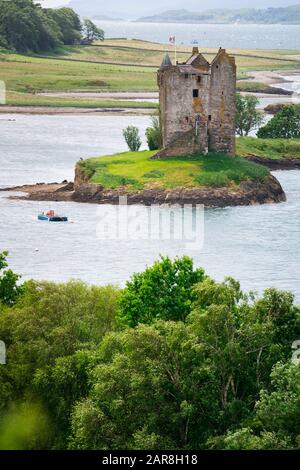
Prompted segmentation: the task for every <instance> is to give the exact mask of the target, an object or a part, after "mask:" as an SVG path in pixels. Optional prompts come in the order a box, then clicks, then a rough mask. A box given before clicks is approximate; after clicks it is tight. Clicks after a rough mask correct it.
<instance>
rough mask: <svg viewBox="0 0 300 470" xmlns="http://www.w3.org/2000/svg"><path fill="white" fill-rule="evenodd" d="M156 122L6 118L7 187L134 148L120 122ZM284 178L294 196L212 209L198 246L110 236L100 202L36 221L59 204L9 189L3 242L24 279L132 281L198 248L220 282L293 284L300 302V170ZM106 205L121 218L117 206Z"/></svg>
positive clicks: (0, 200) (0, 179) (65, 207)
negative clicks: (18, 196) (62, 217)
mask: <svg viewBox="0 0 300 470" xmlns="http://www.w3.org/2000/svg"><path fill="white" fill-rule="evenodd" d="M8 119H15V121H8ZM147 123H148V118H147V117H121V116H83V117H82V116H72V117H71V116H38V117H35V116H0V133H1V143H0V168H1V173H0V185H1V186H6V185H11V184H19V183H24V182H28V183H29V182H36V181H42V180H43V181H53V180H62V179H63V178H65V177H66V178H71V177H72V174H73V167H74V164H75V162H76V160H78V158H80V157H81V156H87V155H97V154H107V153H111V152H116V151H122V150H126V148H125V145H124V143H123V140H122V137H121V135H120V129H122V128H123V127H124V126H125V125H127V124H135V125H138V126H139V127H140V128H141V130H142V131H143V130H144V129H145V127H146V125H147ZM53 136H55V137H53ZM276 176H277V177H278V178H279V180H280V181H281V183H282V185H283V187H284V188H285V190H286V193H287V196H288V202H287V203H282V204H274V205H264V206H253V207H235V208H225V209H216V210H206V211H205V240H204V245H203V247H202V248H197V247H196V249H195V248H194V247H193V248H187V247H186V244H185V243H183V242H181V241H174V240H171V241H162V242H158V241H145V240H140V241H136V240H134V241H113V240H100V239H98V238H97V232H96V229H97V224H98V222H99V220H100V215H99V212H98V211H99V206H97V205H92V204H76V203H55V204H54V207H53V204H51V207H53V208H54V209H56V210H60V211H61V212H64V213H66V214H67V215H68V216H69V217H70V218H71V220H72V221H73V222H74V223H67V224H49V223H43V222H38V221H37V220H36V214H37V213H38V212H39V211H40V210H43V209H48V208H49V204H47V203H42V202H27V201H13V200H8V199H6V198H5V197H4V194H2V196H1V197H0V250H3V249H8V250H9V252H10V259H9V261H10V264H11V266H12V267H13V269H15V270H16V271H18V272H20V273H21V274H22V275H23V276H24V278H31V277H34V278H38V279H50V280H55V281H65V280H67V279H70V278H80V279H83V280H85V281H87V282H89V283H98V284H106V283H117V284H123V283H124V281H125V280H126V279H128V277H129V276H130V275H131V274H132V273H133V272H134V271H139V270H143V269H144V267H145V265H146V264H147V263H152V262H153V261H154V260H155V259H156V258H157V257H158V256H159V254H160V253H161V254H168V255H170V256H172V257H173V256H175V255H183V254H189V255H191V256H193V257H194V259H195V263H196V265H199V266H200V265H201V266H204V267H205V269H206V270H207V272H208V273H209V274H210V275H212V276H213V277H215V278H217V279H219V280H221V279H222V278H223V277H224V276H225V275H231V276H234V277H236V278H237V279H240V280H241V282H242V286H243V287H244V288H245V289H257V290H259V291H260V290H262V289H263V288H265V287H268V286H277V287H278V288H282V289H289V290H292V291H293V292H294V293H295V294H296V297H297V300H298V301H300V286H299V277H300V173H299V172H297V171H290V172H277V173H276ZM102 207H103V206H102ZM104 209H105V210H106V211H108V214H109V215H110V213H111V216H112V217H113V214H114V210H115V208H114V207H111V206H105V207H104ZM100 210H102V209H100Z"/></svg>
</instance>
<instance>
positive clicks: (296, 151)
mask: <svg viewBox="0 0 300 470" xmlns="http://www.w3.org/2000/svg"><path fill="white" fill-rule="evenodd" d="M236 143H237V150H236V152H237V154H238V155H240V156H241V157H246V156H249V155H257V156H258V157H266V158H273V159H279V158H288V157H294V158H300V139H257V138H256V137H239V138H238V139H237V140H236Z"/></svg>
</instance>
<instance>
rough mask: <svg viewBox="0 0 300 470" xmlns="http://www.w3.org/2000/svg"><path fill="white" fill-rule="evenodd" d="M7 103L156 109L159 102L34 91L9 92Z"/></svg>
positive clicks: (12, 104) (64, 106) (63, 106)
mask: <svg viewBox="0 0 300 470" xmlns="http://www.w3.org/2000/svg"><path fill="white" fill-rule="evenodd" d="M6 104H7V105H8V106H46V107H56V108H61V107H62V108H66V107H71V108H72V107H73V108H92V109H93V108H111V109H114V108H132V109H137V108H146V109H156V108H157V106H158V105H157V104H156V103H151V102H149V101H130V100H115V99H106V100H105V99H98V98H90V99H86V98H75V97H70V98H67V97H66V98H64V97H49V96H39V95H35V94H32V93H20V92H8V94H7V100H6Z"/></svg>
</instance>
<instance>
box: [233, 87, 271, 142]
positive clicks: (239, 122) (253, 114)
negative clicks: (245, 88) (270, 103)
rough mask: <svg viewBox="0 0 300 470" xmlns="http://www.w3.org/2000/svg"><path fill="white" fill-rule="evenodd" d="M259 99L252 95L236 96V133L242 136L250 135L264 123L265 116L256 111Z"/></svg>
mask: <svg viewBox="0 0 300 470" xmlns="http://www.w3.org/2000/svg"><path fill="white" fill-rule="evenodd" d="M258 103H259V100H258V98H256V97H255V96H252V95H247V96H242V95H240V94H239V93H238V94H237V96H236V132H237V134H238V135H240V136H244V135H248V134H249V132H250V131H251V130H253V129H257V128H258V127H259V126H260V125H261V124H262V122H263V120H264V119H263V115H262V113H261V112H260V111H258V110H257V109H256V106H257V104H258Z"/></svg>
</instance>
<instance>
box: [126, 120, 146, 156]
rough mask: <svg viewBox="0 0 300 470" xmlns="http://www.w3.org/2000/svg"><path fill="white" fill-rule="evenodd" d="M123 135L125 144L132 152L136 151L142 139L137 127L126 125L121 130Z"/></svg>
mask: <svg viewBox="0 0 300 470" xmlns="http://www.w3.org/2000/svg"><path fill="white" fill-rule="evenodd" d="M123 137H124V139H125V142H126V144H127V145H128V147H129V149H130V150H131V151H132V152H137V151H138V150H139V149H140V147H141V145H142V141H141V138H140V136H139V129H138V127H135V126H128V127H126V129H124V130H123Z"/></svg>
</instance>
